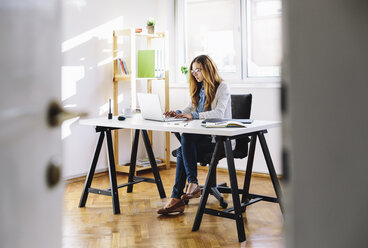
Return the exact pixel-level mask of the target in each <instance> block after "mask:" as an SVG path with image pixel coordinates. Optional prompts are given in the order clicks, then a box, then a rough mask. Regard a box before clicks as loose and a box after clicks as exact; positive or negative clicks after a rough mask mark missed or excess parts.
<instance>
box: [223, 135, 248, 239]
mask: <svg viewBox="0 0 368 248" xmlns="http://www.w3.org/2000/svg"><path fill="white" fill-rule="evenodd" d="M224 146H225V154H226V159H227V166H228V170H229V177H230V185H231V195H232V197H233V204H234V212H235V221H236V227H237V231H238V240H239V242H243V241H245V231H244V222H243V215H242V210H241V206H240V199H239V192H238V182H237V179H236V171H235V165H234V157H233V151H232V148H231V140H230V139H226V141H224Z"/></svg>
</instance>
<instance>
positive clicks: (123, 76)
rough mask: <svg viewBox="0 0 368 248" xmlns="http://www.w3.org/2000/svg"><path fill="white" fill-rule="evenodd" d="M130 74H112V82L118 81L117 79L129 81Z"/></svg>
mask: <svg viewBox="0 0 368 248" xmlns="http://www.w3.org/2000/svg"><path fill="white" fill-rule="evenodd" d="M130 78H131V77H130V76H129V75H115V76H114V79H113V80H114V82H118V81H130Z"/></svg>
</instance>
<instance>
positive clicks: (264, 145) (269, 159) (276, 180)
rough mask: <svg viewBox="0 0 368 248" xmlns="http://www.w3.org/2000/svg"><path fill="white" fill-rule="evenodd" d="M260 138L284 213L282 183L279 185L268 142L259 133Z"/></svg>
mask: <svg viewBox="0 0 368 248" xmlns="http://www.w3.org/2000/svg"><path fill="white" fill-rule="evenodd" d="M258 138H259V142H260V143H261V147H262V151H263V155H264V157H265V160H266V164H267V168H268V171H269V173H270V177H271V181H272V184H273V188H274V190H275V192H276V196H277V200H278V202H279V205H280V209H281V212H282V213H283V207H282V204H281V188H280V183H279V180H278V178H277V175H276V171H275V167H274V166H273V162H272V159H271V155H270V151H269V150H268V146H267V142H266V139H265V137H264V134H263V132H259V133H258Z"/></svg>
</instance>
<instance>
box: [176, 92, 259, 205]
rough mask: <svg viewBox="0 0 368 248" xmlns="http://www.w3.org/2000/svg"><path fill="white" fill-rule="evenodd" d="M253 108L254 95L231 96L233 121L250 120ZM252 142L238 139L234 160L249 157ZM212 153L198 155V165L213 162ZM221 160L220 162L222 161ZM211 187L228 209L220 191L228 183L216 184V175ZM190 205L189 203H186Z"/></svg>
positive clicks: (247, 139)
mask: <svg viewBox="0 0 368 248" xmlns="http://www.w3.org/2000/svg"><path fill="white" fill-rule="evenodd" d="M251 107H252V94H242V95H231V110H232V118H233V119H249V118H250V112H251ZM175 136H176V137H177V139H178V140H179V141H180V140H181V139H180V134H179V133H175ZM249 141H250V138H249V137H246V138H242V139H236V146H235V149H234V150H233V156H234V158H238V159H243V158H245V157H246V156H248V143H249ZM221 150H222V153H221V154H220V159H222V158H224V157H225V153H224V152H223V151H224V150H223V149H221ZM176 151H177V149H176V150H174V151H172V155H173V156H174V157H176ZM212 154H213V153H212V152H211V153H205V154H198V155H197V156H198V157H197V160H198V163H199V164H200V165H202V166H207V165H209V164H210V162H211V158H212ZM220 159H219V160H220ZM210 185H211V191H210V194H211V195H213V196H214V197H215V198H216V199H217V200H218V201H219V203H220V206H221V207H222V208H226V207H227V205H228V204H227V202H225V201H224V197H223V196H222V194H221V193H220V191H219V189H220V190H221V187H222V188H224V187H227V185H226V183H221V184H217V183H216V174H215V176H214V178H212V179H211V181H210ZM201 189H202V192H203V186H201ZM186 203H188V201H186Z"/></svg>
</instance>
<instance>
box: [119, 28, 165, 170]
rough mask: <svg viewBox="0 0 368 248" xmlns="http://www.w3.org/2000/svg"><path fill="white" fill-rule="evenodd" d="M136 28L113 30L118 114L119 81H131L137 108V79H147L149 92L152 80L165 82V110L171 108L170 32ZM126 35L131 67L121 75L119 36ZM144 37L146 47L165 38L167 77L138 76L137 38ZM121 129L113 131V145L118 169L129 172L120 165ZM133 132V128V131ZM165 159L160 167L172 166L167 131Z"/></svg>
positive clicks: (148, 47)
mask: <svg viewBox="0 0 368 248" xmlns="http://www.w3.org/2000/svg"><path fill="white" fill-rule="evenodd" d="M135 30H136V29H135V28H130V29H123V30H115V31H113V58H114V62H113V63H114V67H113V106H114V112H113V114H114V115H118V95H119V94H118V85H119V83H124V82H130V88H131V103H130V108H131V109H136V108H137V80H147V92H148V93H152V81H156V80H158V82H157V83H164V84H165V87H164V90H165V92H164V94H165V111H168V110H169V71H168V70H167V68H168V65H169V61H168V58H169V56H168V33H167V32H159V33H155V34H146V33H136V32H135ZM119 36H125V37H130V60H129V62H130V63H129V64H130V68H129V75H121V74H119V70H118V66H120V65H119V64H118V60H117V59H118V54H119V50H118V37H119ZM139 38H142V39H146V41H147V44H146V49H150V48H152V47H151V41H152V40H153V39H163V44H164V46H163V52H164V54H165V55H164V61H165V62H164V65H165V66H164V68H165V77H164V78H137V67H136V65H137V56H136V53H137V48H136V42H137V39H139ZM118 132H119V130H115V131H113V145H114V155H115V163H116V170H117V171H119V172H124V173H129V166H124V165H119V152H118V151H119V136H118V134H119V133H118ZM131 133H132V134H133V130H132V132H131ZM149 137H150V141H151V144H152V132H151V131H149ZM160 159H161V160H162V161H164V162H163V163H161V164H158V167H164V168H166V169H167V168H170V133H169V132H166V133H165V158H160ZM150 168H151V167H139V166H137V167H136V171H142V170H147V169H150Z"/></svg>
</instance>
